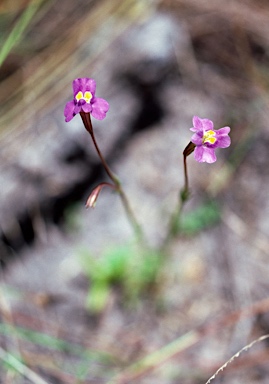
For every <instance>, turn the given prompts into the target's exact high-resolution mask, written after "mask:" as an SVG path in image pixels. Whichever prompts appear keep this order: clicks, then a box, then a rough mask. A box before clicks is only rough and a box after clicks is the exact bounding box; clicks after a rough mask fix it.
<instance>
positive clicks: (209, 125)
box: [201, 119, 214, 131]
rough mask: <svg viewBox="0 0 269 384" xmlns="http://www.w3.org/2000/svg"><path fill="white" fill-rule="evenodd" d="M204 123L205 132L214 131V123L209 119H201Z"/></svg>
mask: <svg viewBox="0 0 269 384" xmlns="http://www.w3.org/2000/svg"><path fill="white" fill-rule="evenodd" d="M201 121H202V124H203V130H204V131H210V130H212V131H213V130H214V124H213V121H211V120H209V119H201Z"/></svg>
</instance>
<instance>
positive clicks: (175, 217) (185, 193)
mask: <svg viewBox="0 0 269 384" xmlns="http://www.w3.org/2000/svg"><path fill="white" fill-rule="evenodd" d="M187 148H189V145H188V146H187ZM188 152H189V151H187V152H186V150H185V151H184V152H183V169H184V187H183V189H182V190H181V191H180V193H179V199H178V204H177V207H176V209H175V211H174V212H173V213H172V215H171V218H170V221H169V224H168V231H167V236H166V238H165V240H164V242H163V244H162V247H161V250H162V252H165V250H166V248H167V246H168V244H169V243H170V241H171V239H172V238H173V237H175V236H176V235H177V233H178V221H179V218H180V215H181V212H182V209H183V206H184V204H185V203H186V202H187V200H188V199H189V197H190V191H189V178H188V169H187V156H188V155H189V153H188Z"/></svg>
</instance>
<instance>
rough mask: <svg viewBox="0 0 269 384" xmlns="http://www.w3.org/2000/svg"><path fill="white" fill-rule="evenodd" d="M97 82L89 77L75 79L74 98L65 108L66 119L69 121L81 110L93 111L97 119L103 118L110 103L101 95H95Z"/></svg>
mask: <svg viewBox="0 0 269 384" xmlns="http://www.w3.org/2000/svg"><path fill="white" fill-rule="evenodd" d="M95 89H96V82H95V80H93V79H89V78H88V77H83V78H81V79H75V80H74V81H73V91H74V99H73V100H71V101H68V103H67V104H66V106H65V109H64V115H65V121H66V122H68V121H70V120H72V119H73V117H74V116H75V115H76V114H77V113H80V112H85V113H91V114H92V116H93V117H94V118H95V119H97V120H103V119H104V118H105V117H106V113H107V111H108V110H109V104H108V102H107V101H106V100H104V99H101V98H100V97H95Z"/></svg>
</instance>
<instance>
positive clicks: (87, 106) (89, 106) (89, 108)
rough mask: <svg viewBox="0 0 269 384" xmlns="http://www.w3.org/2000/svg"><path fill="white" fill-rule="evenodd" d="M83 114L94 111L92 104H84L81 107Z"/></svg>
mask: <svg viewBox="0 0 269 384" xmlns="http://www.w3.org/2000/svg"><path fill="white" fill-rule="evenodd" d="M81 109H82V111H83V112H86V113H90V112H91V111H92V104H91V103H84V104H83V105H82V107H81Z"/></svg>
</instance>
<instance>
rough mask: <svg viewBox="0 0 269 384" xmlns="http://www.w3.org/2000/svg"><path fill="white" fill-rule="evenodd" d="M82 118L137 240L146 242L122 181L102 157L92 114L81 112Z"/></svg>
mask: <svg viewBox="0 0 269 384" xmlns="http://www.w3.org/2000/svg"><path fill="white" fill-rule="evenodd" d="M80 116H81V118H82V121H83V124H84V126H85V128H86V130H87V131H88V132H89V134H90V135H91V138H92V141H93V144H94V147H95V149H96V152H97V153H98V156H99V158H100V160H101V163H102V165H103V167H104V169H105V171H106V173H107V175H108V177H109V178H110V179H111V181H112V182H113V184H114V186H115V190H116V191H117V192H118V194H119V195H120V198H121V201H122V204H123V207H124V209H125V212H126V215H127V217H128V219H129V222H130V223H131V225H132V227H133V229H134V232H135V235H136V237H137V240H138V241H142V242H144V234H143V231H142V228H141V226H140V224H139V223H138V221H137V220H136V217H135V215H134V213H133V211H132V209H131V206H130V203H129V200H128V198H127V196H126V194H125V192H124V191H123V189H122V186H121V183H120V180H119V179H118V177H117V176H116V175H115V174H114V173H113V172H112V171H111V169H110V168H109V166H108V164H107V162H106V160H105V158H104V156H103V155H102V152H101V150H100V148H99V146H98V144H97V141H96V139H95V135H94V131H93V127H92V122H91V117H90V114H89V113H85V112H80Z"/></svg>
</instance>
